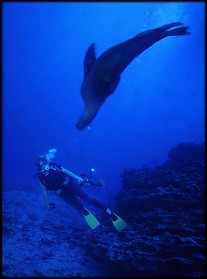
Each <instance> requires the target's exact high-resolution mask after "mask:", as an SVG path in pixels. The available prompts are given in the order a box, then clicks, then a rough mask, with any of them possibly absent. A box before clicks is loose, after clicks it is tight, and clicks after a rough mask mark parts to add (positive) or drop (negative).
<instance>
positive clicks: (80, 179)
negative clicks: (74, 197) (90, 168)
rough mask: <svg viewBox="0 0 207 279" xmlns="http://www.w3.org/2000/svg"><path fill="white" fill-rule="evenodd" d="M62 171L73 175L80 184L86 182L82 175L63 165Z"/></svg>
mask: <svg viewBox="0 0 207 279" xmlns="http://www.w3.org/2000/svg"><path fill="white" fill-rule="evenodd" d="M62 172H64V173H65V174H68V175H69V176H72V177H73V178H75V179H76V180H77V182H78V183H79V184H81V183H84V179H83V178H81V177H80V176H78V175H76V174H74V173H72V172H71V171H69V170H67V169H65V168H63V167H62Z"/></svg>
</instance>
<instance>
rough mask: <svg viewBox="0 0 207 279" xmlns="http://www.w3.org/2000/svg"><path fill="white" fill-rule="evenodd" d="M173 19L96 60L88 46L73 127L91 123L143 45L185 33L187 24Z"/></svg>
mask: <svg viewBox="0 0 207 279" xmlns="http://www.w3.org/2000/svg"><path fill="white" fill-rule="evenodd" d="M179 25H183V24H182V23H181V22H173V23H170V24H167V25H164V26H161V27H159V28H155V29H152V30H148V31H145V32H142V33H139V34H138V35H136V36H135V37H133V38H131V39H129V40H127V41H125V42H123V43H120V44H118V45H115V46H114V47H111V48H109V49H108V50H106V51H105V52H104V53H103V54H102V55H101V56H100V57H99V58H98V59H96V55H95V51H94V44H91V45H90V47H89V48H88V50H87V52H86V55H85V60H84V80H83V82H82V85H81V95H82V98H83V101H84V110H83V113H82V115H81V116H80V118H79V120H78V123H77V124H76V127H77V129H79V130H82V129H83V128H84V127H86V126H87V125H88V124H89V123H91V122H92V120H93V119H94V117H95V116H96V114H97V112H98V111H99V109H100V107H101V105H102V104H103V102H104V101H105V100H106V98H107V97H108V96H109V95H111V94H112V93H113V92H114V91H115V89H116V88H117V85H118V84H119V81H120V75H121V73H122V72H123V71H124V69H125V68H126V67H127V66H128V65H129V64H130V63H131V61H132V60H133V59H134V58H135V57H137V56H138V55H140V54H141V53H142V52H143V51H145V50H146V49H147V48H149V47H150V46H152V45H153V44H155V43H156V42H158V41H160V40H162V39H163V38H165V37H168V36H180V35H189V34H190V32H189V31H188V29H189V27H188V26H182V27H177V28H174V29H171V30H169V29H170V28H172V27H175V26H179Z"/></svg>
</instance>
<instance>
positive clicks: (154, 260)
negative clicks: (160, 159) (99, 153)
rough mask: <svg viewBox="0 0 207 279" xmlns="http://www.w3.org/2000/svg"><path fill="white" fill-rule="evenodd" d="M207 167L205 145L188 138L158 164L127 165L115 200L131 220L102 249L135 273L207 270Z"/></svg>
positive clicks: (193, 273)
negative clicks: (206, 186) (206, 206)
mask: <svg viewBox="0 0 207 279" xmlns="http://www.w3.org/2000/svg"><path fill="white" fill-rule="evenodd" d="M204 169H205V168H204V145H203V144H201V145H196V144H188V143H186V144H185V143H182V144H179V145H178V146H176V147H175V148H173V149H172V150H170V152H169V158H168V160H167V161H166V163H164V164H163V165H159V166H157V167H156V168H150V167H148V166H143V167H142V168H141V169H138V170H135V169H125V170H124V171H123V173H122V174H121V178H122V189H121V191H120V192H119V193H118V194H117V195H116V197H115V199H114V201H113V202H114V203H113V206H114V210H115V212H118V213H119V214H120V215H121V216H122V217H123V218H124V219H125V220H126V221H127V222H128V223H129V224H130V225H129V228H128V229H127V230H125V231H123V232H122V233H121V234H120V235H119V236H117V238H118V239H114V240H113V242H112V241H109V242H108V243H105V245H103V244H102V245H101V250H100V255H102V254H104V255H108V257H109V258H110V260H111V261H114V263H119V264H120V263H121V264H122V268H123V267H126V268H129V269H130V270H131V273H132V274H134V275H157V276H160V275H165V276H167V275H168V276H172V275H173V276H202V275H204V270H205V252H204V250H205V237H204V236H205V221H204V217H205V177H204V176H205V172H204ZM104 249H105V250H104ZM103 250H104V253H103ZM96 253H98V249H96ZM100 255H99V256H100Z"/></svg>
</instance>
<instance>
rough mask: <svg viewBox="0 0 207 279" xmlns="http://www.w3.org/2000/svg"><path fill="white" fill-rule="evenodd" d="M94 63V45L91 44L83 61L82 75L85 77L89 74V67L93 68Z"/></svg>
mask: <svg viewBox="0 0 207 279" xmlns="http://www.w3.org/2000/svg"><path fill="white" fill-rule="evenodd" d="M95 61H96V55H95V50H94V44H91V45H90V47H89V48H88V50H87V52H86V55H85V59H84V74H85V77H86V75H87V74H88V73H89V71H90V69H91V67H92V66H93V64H94V62H95Z"/></svg>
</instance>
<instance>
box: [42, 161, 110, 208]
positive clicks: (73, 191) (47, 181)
mask: <svg viewBox="0 0 207 279" xmlns="http://www.w3.org/2000/svg"><path fill="white" fill-rule="evenodd" d="M38 178H39V180H40V182H41V183H42V184H43V185H45V187H46V189H47V190H48V191H58V190H61V191H60V197H61V198H62V199H63V200H64V201H65V202H67V203H69V204H70V205H71V206H73V207H74V208H75V209H77V210H78V211H81V212H84V207H83V206H82V205H81V203H80V202H79V201H78V199H77V198H76V196H77V197H79V198H81V199H83V200H85V201H87V202H89V203H91V204H93V205H95V206H97V207H99V208H102V209H104V210H106V209H107V207H106V206H105V205H103V204H102V203H101V202H99V201H98V200H96V199H95V198H93V197H90V196H89V195H87V194H86V193H85V192H84V191H83V190H82V188H81V185H80V184H78V183H77V182H75V180H74V178H73V177H71V176H69V175H68V174H65V173H64V172H63V171H62V167H61V166H58V165H56V164H54V163H50V164H49V174H48V175H47V176H46V175H44V173H42V172H40V173H38Z"/></svg>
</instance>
